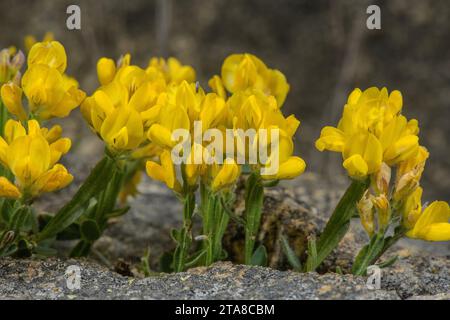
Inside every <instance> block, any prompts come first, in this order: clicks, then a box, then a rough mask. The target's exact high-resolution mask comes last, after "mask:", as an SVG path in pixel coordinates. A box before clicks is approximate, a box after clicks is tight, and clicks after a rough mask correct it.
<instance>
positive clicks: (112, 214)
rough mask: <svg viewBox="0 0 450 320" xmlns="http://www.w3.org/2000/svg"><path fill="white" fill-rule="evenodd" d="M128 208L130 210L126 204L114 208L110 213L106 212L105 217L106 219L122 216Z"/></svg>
mask: <svg viewBox="0 0 450 320" xmlns="http://www.w3.org/2000/svg"><path fill="white" fill-rule="evenodd" d="M128 210H130V207H129V206H126V207H123V208H119V209H116V210H114V211H112V212H110V213H107V214H106V218H107V219H110V218H118V217H121V216H123V215H124V214H125V213H127V212H128Z"/></svg>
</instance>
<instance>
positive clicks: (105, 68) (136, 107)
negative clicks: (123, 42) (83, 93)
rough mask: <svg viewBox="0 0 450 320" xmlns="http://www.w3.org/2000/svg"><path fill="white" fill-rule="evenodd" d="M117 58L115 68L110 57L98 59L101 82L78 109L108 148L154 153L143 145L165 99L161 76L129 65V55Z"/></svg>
mask: <svg viewBox="0 0 450 320" xmlns="http://www.w3.org/2000/svg"><path fill="white" fill-rule="evenodd" d="M121 60H122V61H121V62H119V63H118V66H117V68H116V65H115V64H114V61H112V60H110V59H107V58H102V59H100V60H99V62H98V64H97V71H98V76H99V81H100V82H101V83H102V84H103V85H102V86H101V87H100V88H98V89H97V91H96V92H95V93H94V94H93V95H92V96H90V97H88V98H86V100H85V101H84V102H83V104H82V105H81V113H82V114H83V117H84V118H85V119H86V120H87V122H88V123H89V125H90V126H91V127H92V129H93V130H94V131H95V132H97V133H98V135H99V136H100V138H101V139H102V140H104V141H105V142H106V144H107V146H108V148H109V149H110V150H111V151H113V152H117V153H120V152H121V151H132V153H133V154H134V156H138V155H142V156H143V157H147V156H148V155H149V152H150V153H151V154H154V152H153V151H152V150H150V149H153V148H154V147H149V146H147V145H146V143H147V142H146V133H147V131H148V129H149V128H150V126H152V125H153V124H155V123H156V122H157V120H158V119H159V114H160V112H159V110H160V108H161V105H162V104H164V103H165V99H164V97H162V93H164V92H165V90H166V84H165V80H164V79H163V78H161V77H156V78H152V76H151V75H149V74H147V73H146V71H145V70H144V69H142V68H139V67H138V66H134V65H130V64H129V60H130V56H129V55H126V56H125V57H124V58H122V59H121ZM147 144H148V143H147Z"/></svg>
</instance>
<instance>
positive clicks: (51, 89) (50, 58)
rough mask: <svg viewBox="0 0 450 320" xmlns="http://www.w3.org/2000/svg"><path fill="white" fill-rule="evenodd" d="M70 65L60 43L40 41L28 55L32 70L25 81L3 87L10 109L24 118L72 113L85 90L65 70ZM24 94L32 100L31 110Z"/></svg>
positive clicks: (29, 65)
mask: <svg viewBox="0 0 450 320" xmlns="http://www.w3.org/2000/svg"><path fill="white" fill-rule="evenodd" d="M66 67H67V56H66V52H65V49H64V47H63V46H62V45H61V44H60V43H59V42H57V41H51V42H38V43H36V44H35V45H34V46H33V47H32V48H31V50H30V52H29V54H28V69H27V71H26V72H25V74H24V75H23V78H22V81H21V83H20V81H19V80H18V79H16V81H10V82H8V83H7V84H5V85H3V86H2V88H1V97H2V99H3V102H4V104H5V106H6V108H7V109H8V111H9V112H10V113H11V114H12V115H14V116H16V117H17V118H18V119H19V120H21V121H25V120H27V119H28V118H35V119H38V120H47V119H50V118H53V117H59V118H62V117H66V116H68V115H69V113H70V112H71V111H72V110H73V109H74V108H76V107H77V106H78V105H79V104H80V103H81V101H83V99H84V98H85V93H84V92H83V91H81V90H79V89H78V83H77V81H76V80H75V79H73V78H70V77H68V76H67V75H66V74H65V73H64V72H65V70H66ZM20 84H21V85H20ZM23 93H24V94H25V96H26V97H27V99H28V112H27V111H26V109H25V108H24V105H23V104H22V94H23Z"/></svg>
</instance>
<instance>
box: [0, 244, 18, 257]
mask: <svg viewBox="0 0 450 320" xmlns="http://www.w3.org/2000/svg"><path fill="white" fill-rule="evenodd" d="M16 252H17V245H16V244H14V243H13V244H11V245H9V246H6V247H4V248H0V257H8V256H12V255H13V254H15V253H16Z"/></svg>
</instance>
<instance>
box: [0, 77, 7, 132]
mask: <svg viewBox="0 0 450 320" xmlns="http://www.w3.org/2000/svg"><path fill="white" fill-rule="evenodd" d="M0 87H1V84H0ZM8 119H9V113H8V109H6V107H5V105H4V104H3V102H2V101H1V99H0V135H1V136H2V137H3V134H4V128H5V124H6V122H7V121H8Z"/></svg>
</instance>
